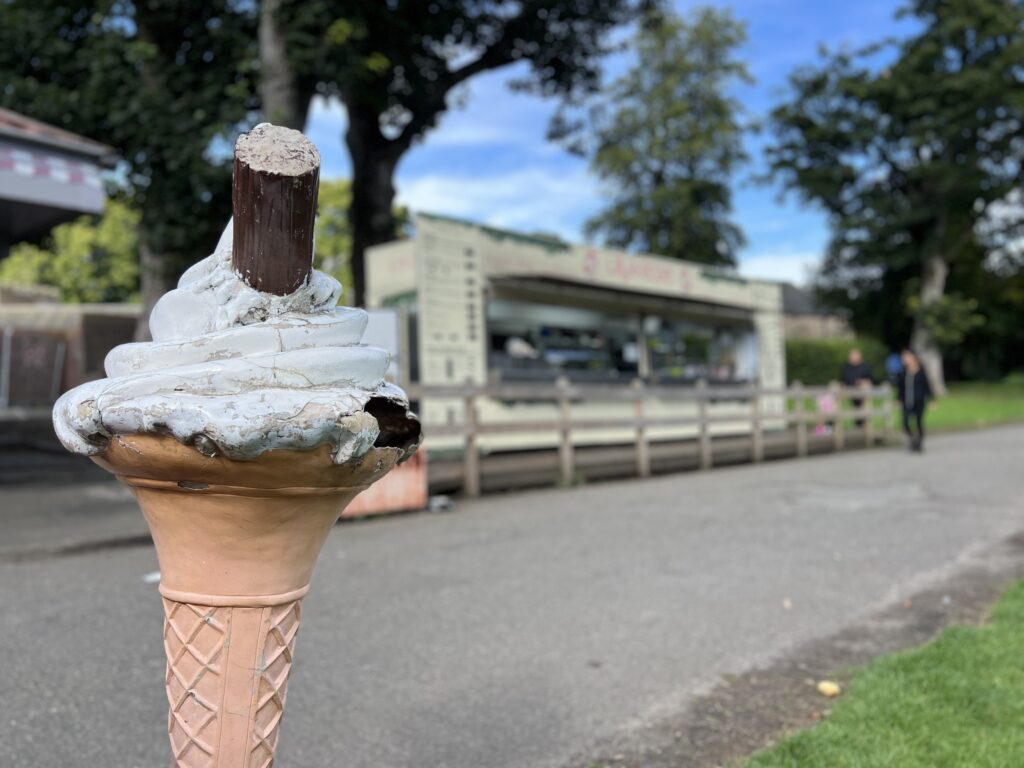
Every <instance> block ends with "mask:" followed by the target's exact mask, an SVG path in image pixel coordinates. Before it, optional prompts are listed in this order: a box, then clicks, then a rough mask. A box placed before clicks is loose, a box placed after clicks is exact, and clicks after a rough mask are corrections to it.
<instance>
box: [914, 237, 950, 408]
mask: <svg viewBox="0 0 1024 768" xmlns="http://www.w3.org/2000/svg"><path fill="white" fill-rule="evenodd" d="M948 274H949V265H948V264H947V263H946V260H945V259H944V258H943V257H942V256H938V255H931V256H928V257H927V258H926V259H925V262H924V269H923V270H922V273H921V309H920V310H919V311H918V313H917V317H916V318H914V332H913V334H912V336H911V340H910V346H911V348H912V349H913V350H914V352H915V353H916V354H917V356H918V357H919V358H920V360H921V366H922V367H923V368H924V372H925V374H926V375H927V376H928V381H929V382H930V383H931V385H932V391H933V392H934V393H935V394H936V395H944V394H946V377H945V374H944V373H943V370H942V350H941V349H939V345H938V344H936V343H935V338H934V337H933V335H932V332H931V330H930V329H929V328H928V326H927V324H926V323H925V321H924V314H925V310H926V309H927V307H929V306H930V305H932V304H934V303H935V302H937V301H940V300H941V299H942V296H943V293H944V292H945V290H946V277H947V275H948Z"/></svg>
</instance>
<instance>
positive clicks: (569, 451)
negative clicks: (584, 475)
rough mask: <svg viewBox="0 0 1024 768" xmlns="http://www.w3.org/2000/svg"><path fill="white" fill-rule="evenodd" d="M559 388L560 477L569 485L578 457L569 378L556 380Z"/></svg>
mask: <svg viewBox="0 0 1024 768" xmlns="http://www.w3.org/2000/svg"><path fill="white" fill-rule="evenodd" d="M555 386H556V387H557V388H558V478H559V482H560V483H561V484H562V485H564V486H566V487H568V486H571V485H572V484H573V481H574V480H575V475H576V466H575V464H576V457H575V455H574V451H573V445H572V411H571V410H570V404H569V380H568V379H567V378H566V377H565V376H559V377H558V379H557V380H556V381H555Z"/></svg>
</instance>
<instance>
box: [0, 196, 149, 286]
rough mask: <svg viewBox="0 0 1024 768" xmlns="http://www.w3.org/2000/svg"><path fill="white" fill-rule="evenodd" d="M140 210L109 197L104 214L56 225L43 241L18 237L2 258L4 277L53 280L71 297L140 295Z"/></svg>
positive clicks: (42, 281)
mask: <svg viewBox="0 0 1024 768" xmlns="http://www.w3.org/2000/svg"><path fill="white" fill-rule="evenodd" d="M138 224H139V215H138V213H136V212H135V211H133V210H132V209H130V208H128V206H126V205H125V204H124V203H120V202H117V201H110V202H108V203H107V206H106V209H105V210H104V211H103V215H102V216H100V217H94V216H80V217H79V218H77V219H75V220H74V221H71V222H68V223H67V224H60V225H58V226H56V227H54V228H53V230H52V231H51V232H50V234H49V236H48V237H47V239H46V242H45V245H44V246H43V247H40V246H37V245H32V244H29V243H19V244H18V245H15V246H14V247H13V248H12V249H11V253H10V255H9V256H8V257H7V258H6V259H4V260H3V261H0V283H12V284H14V285H52V286H54V287H56V288H59V289H60V294H61V298H62V299H63V300H64V301H66V302H71V303H79V302H82V303H98V302H104V301H137V300H138V296H139V249H138V238H137V235H136V232H137V230H138Z"/></svg>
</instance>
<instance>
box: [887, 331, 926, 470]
mask: <svg viewBox="0 0 1024 768" xmlns="http://www.w3.org/2000/svg"><path fill="white" fill-rule="evenodd" d="M901 358H902V359H903V373H902V374H900V380H899V383H898V384H897V389H896V391H897V396H898V397H899V400H900V405H901V406H903V431H904V432H906V433H907V437H909V438H910V450H911V451H915V452H917V453H920V452H921V451H923V450H924V411H925V408H927V406H928V401H929V400H930V399H931V397H932V387H931V384H929V383H928V376H927V375H926V374H925V372H924V368H922V367H921V361H920V360H918V359H917V355H915V354H914V353H913V352H912V351H911V350H909V349H905V350H903V354H902V355H901Z"/></svg>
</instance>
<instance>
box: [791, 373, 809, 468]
mask: <svg viewBox="0 0 1024 768" xmlns="http://www.w3.org/2000/svg"><path fill="white" fill-rule="evenodd" d="M804 399H805V398H804V385H803V384H802V383H801V382H799V381H794V382H793V415H794V416H795V417H796V455H797V456H798V457H799V458H801V459H802V458H804V457H805V456H806V455H807V414H806V413H805V411H804Z"/></svg>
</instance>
